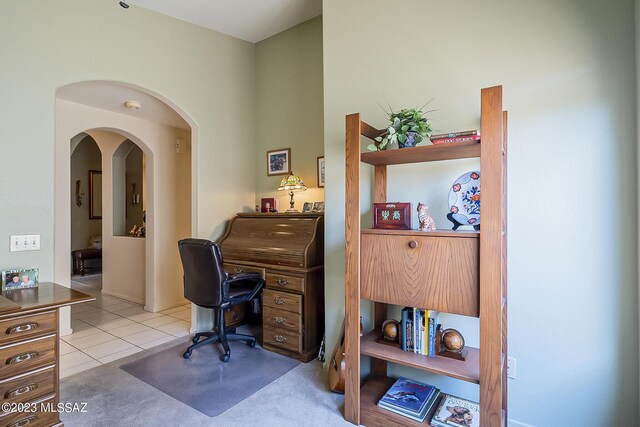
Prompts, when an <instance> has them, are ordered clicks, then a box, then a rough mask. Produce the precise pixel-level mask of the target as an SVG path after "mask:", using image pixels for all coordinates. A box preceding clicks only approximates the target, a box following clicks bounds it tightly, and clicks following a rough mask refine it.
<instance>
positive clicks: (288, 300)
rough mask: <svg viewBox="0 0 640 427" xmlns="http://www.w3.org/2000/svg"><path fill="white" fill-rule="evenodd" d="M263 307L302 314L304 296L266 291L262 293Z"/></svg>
mask: <svg viewBox="0 0 640 427" xmlns="http://www.w3.org/2000/svg"><path fill="white" fill-rule="evenodd" d="M262 305H264V306H267V307H273V308H277V309H279V310H286V311H292V312H294V313H302V295H296V294H289V293H287V292H280V291H274V290H272V289H265V290H264V292H263V293H262Z"/></svg>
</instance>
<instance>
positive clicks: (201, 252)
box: [178, 239, 264, 362]
mask: <svg viewBox="0 0 640 427" xmlns="http://www.w3.org/2000/svg"><path fill="white" fill-rule="evenodd" d="M178 250H179V251H180V259H181V260H182V268H183V270H184V297H185V298H186V299H188V300H189V301H191V302H192V303H194V304H196V305H197V306H199V307H205V308H210V309H213V310H214V311H215V312H216V324H215V326H214V328H213V329H212V330H211V331H210V332H199V333H197V334H196V335H195V337H193V344H192V345H191V346H189V348H187V350H186V351H185V352H184V354H183V357H184V358H185V359H188V358H189V357H190V356H191V352H192V351H193V349H195V348H197V347H200V346H203V345H205V344H209V343H221V344H222V347H223V348H224V355H223V356H222V357H221V359H222V361H223V362H227V361H229V358H230V357H231V349H230V348H229V343H228V341H230V340H242V341H247V344H248V345H249V346H250V347H254V346H255V345H256V339H255V337H253V336H251V335H244V334H236V333H228V332H227V331H226V328H225V324H224V311H225V310H226V309H228V308H229V307H231V306H233V305H236V304H242V303H245V302H247V301H251V300H252V299H253V298H254V297H255V296H256V295H257V294H258V292H260V289H262V286H264V279H263V278H262V276H261V275H260V273H240V274H236V275H229V274H227V273H226V272H225V271H224V270H223V268H222V265H223V259H222V252H221V251H220V246H218V244H217V243H213V242H211V241H209V240H204V239H184V240H180V241H179V242H178ZM202 337H206V339H204V340H202V341H200V338H202Z"/></svg>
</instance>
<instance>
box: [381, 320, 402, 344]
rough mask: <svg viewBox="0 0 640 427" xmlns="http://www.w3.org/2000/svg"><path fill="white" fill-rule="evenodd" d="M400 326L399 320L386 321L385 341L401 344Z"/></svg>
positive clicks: (383, 330)
mask: <svg viewBox="0 0 640 427" xmlns="http://www.w3.org/2000/svg"><path fill="white" fill-rule="evenodd" d="M399 331H400V324H399V323H398V321H397V320H393V319H390V320H385V321H384V323H383V324H382V334H383V336H384V339H385V340H387V341H390V342H393V343H397V342H399V340H398V338H399V337H400V334H399Z"/></svg>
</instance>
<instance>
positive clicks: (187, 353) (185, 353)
mask: <svg viewBox="0 0 640 427" xmlns="http://www.w3.org/2000/svg"><path fill="white" fill-rule="evenodd" d="M190 356H191V352H190V351H185V352H184V354H183V355H182V357H184V358H185V359H188V358H189V357H190Z"/></svg>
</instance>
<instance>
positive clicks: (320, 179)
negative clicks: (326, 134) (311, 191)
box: [318, 156, 324, 187]
mask: <svg viewBox="0 0 640 427" xmlns="http://www.w3.org/2000/svg"><path fill="white" fill-rule="evenodd" d="M318 187H324V156H323V157H318Z"/></svg>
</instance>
